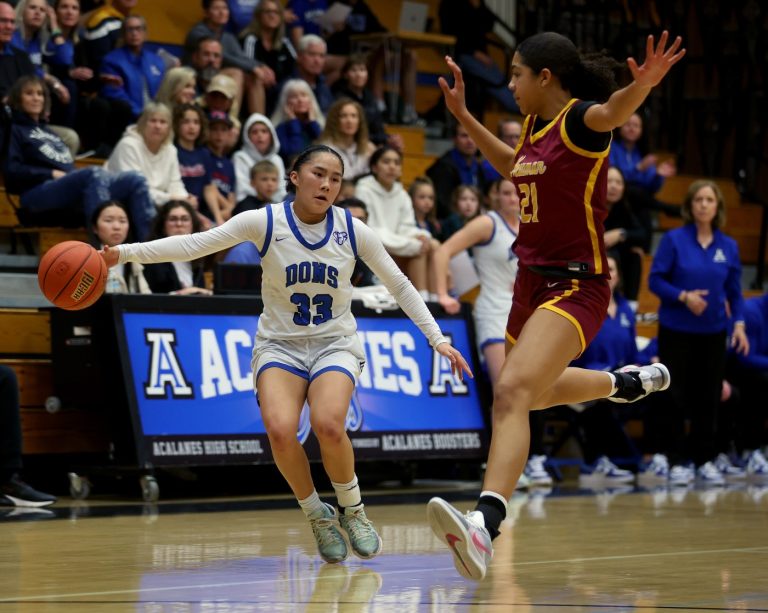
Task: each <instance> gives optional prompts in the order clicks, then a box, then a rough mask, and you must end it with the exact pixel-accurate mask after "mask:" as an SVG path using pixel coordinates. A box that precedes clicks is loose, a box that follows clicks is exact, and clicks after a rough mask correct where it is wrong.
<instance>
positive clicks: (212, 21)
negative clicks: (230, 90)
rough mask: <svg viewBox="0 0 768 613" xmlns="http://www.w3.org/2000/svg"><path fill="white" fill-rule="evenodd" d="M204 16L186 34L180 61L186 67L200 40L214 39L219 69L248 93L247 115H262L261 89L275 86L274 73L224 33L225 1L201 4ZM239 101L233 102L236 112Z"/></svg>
mask: <svg viewBox="0 0 768 613" xmlns="http://www.w3.org/2000/svg"><path fill="white" fill-rule="evenodd" d="M202 6H203V11H204V13H205V16H204V18H203V21H201V22H199V23H197V24H196V25H195V26H194V27H193V28H192V29H191V30H190V32H189V34H187V39H186V41H185V42H184V59H185V63H189V60H190V59H191V56H192V53H193V52H194V51H195V49H196V48H197V43H198V41H199V40H200V39H203V38H214V39H216V40H218V41H219V42H220V43H221V46H222V49H223V67H224V70H225V71H226V73H227V74H228V75H229V76H230V77H232V78H233V79H235V82H236V83H237V85H238V90H239V92H240V93H241V94H242V92H243V91H245V92H247V93H248V99H247V102H248V109H249V110H250V112H251V113H263V112H264V110H265V108H266V107H265V93H264V92H265V88H268V87H272V86H274V84H275V83H276V80H275V73H274V71H273V70H272V69H271V68H270V67H269V66H266V65H264V64H262V63H261V62H257V61H256V60H254V59H252V58H249V57H248V56H247V55H245V53H244V52H243V49H242V48H241V47H240V43H239V42H238V41H237V38H236V37H235V36H234V35H233V34H231V33H230V32H227V31H226V27H227V23H228V22H229V6H227V0H202ZM240 104H241V99H240V98H238V100H237V108H238V109H239V108H240Z"/></svg>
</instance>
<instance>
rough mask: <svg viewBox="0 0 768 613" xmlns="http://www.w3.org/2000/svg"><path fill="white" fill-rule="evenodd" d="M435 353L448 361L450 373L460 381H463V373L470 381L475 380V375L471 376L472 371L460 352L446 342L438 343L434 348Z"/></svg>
mask: <svg viewBox="0 0 768 613" xmlns="http://www.w3.org/2000/svg"><path fill="white" fill-rule="evenodd" d="M435 351H437V352H438V353H439V354H440V355H442V356H444V357H446V358H448V361H449V362H450V363H451V372H453V374H454V375H456V376H457V377H458V378H459V379H460V380H461V381H463V380H464V373H466V374H467V375H469V378H470V379H474V378H475V375H473V374H472V369H471V368H470V367H469V364H467V361H466V360H465V359H464V356H463V355H461V352H460V351H459V350H458V349H456V348H455V347H454V346H453V345H451V344H450V343H449V342H448V341H446V342H444V343H440V344H439V345H438V346H437V347H435Z"/></svg>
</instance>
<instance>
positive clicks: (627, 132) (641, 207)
mask: <svg viewBox="0 0 768 613" xmlns="http://www.w3.org/2000/svg"><path fill="white" fill-rule="evenodd" d="M642 137H643V119H642V117H641V116H640V114H639V113H633V114H632V116H631V117H630V118H629V119H628V120H627V121H626V123H624V125H622V126H621V127H619V128H618V129H617V130H616V131H615V134H614V138H613V140H612V141H611V150H610V153H609V155H608V160H609V162H610V164H611V166H614V167H616V168H618V169H619V170H620V171H621V174H622V175H624V180H625V181H626V183H627V198H628V200H629V202H630V204H631V205H632V208H633V210H634V212H635V215H636V216H637V218H638V219H639V220H640V222H641V223H642V224H643V226H644V227H645V230H646V233H647V235H648V240H647V241H646V243H645V244H644V245H643V249H644V250H645V251H646V252H648V251H650V246H651V242H650V236H651V233H652V231H653V220H652V216H651V211H662V212H664V213H665V214H667V215H677V214H678V212H677V206H672V205H669V204H665V203H663V202H659V201H657V200H656V197H655V194H656V192H658V191H659V190H660V189H661V186H662V185H663V184H664V179H666V178H668V177H673V176H674V175H675V174H676V173H677V168H676V167H675V164H674V163H673V162H671V161H669V160H665V161H663V162H661V163H657V162H658V159H657V157H656V156H655V155H653V154H647V155H643V152H642V145H641V141H642Z"/></svg>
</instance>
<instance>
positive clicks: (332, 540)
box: [308, 503, 349, 564]
mask: <svg viewBox="0 0 768 613" xmlns="http://www.w3.org/2000/svg"><path fill="white" fill-rule="evenodd" d="M323 506H324V507H325V514H323V515H322V516H317V517H315V516H312V515H310V516H309V518H308V519H309V525H310V526H312V533H313V534H314V535H315V540H316V541H317V551H318V552H319V553H320V557H321V558H323V560H325V561H326V562H328V563H329V564H338V563H339V562H343V561H344V560H346V559H347V556H348V555H349V552H348V551H347V543H346V542H345V541H344V537H343V536H341V532H339V530H338V528H336V525H335V524H336V519H337V518H338V513H337V512H336V509H334V508H333V507H332V506H331V505H329V504H326V503H323Z"/></svg>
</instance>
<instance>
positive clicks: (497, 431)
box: [427, 32, 685, 580]
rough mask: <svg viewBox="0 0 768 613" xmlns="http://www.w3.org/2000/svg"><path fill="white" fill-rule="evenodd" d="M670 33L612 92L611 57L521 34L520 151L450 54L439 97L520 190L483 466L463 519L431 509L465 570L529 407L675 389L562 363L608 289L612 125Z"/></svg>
mask: <svg viewBox="0 0 768 613" xmlns="http://www.w3.org/2000/svg"><path fill="white" fill-rule="evenodd" d="M667 40H668V33H667V32H664V33H663V34H662V35H661V37H660V39H659V42H658V45H655V44H654V40H653V37H652V36H649V37H648V42H647V49H646V59H645V62H644V63H643V64H642V65H638V63H637V62H636V61H635V60H634V59H633V58H629V59H628V60H627V64H628V66H629V70H630V72H631V73H632V77H633V79H634V80H633V81H632V82H631V83H630V84H629V85H627V86H626V87H624V88H622V89H617V88H616V84H615V81H614V78H613V73H614V70H613V69H614V67H615V66H616V65H617V63H616V62H615V61H614V60H612V59H611V58H608V57H607V56H603V55H596V54H593V55H591V56H582V55H581V54H580V53H579V51H578V50H577V49H576V47H575V46H574V44H573V43H572V42H571V41H570V40H569V39H567V38H566V37H564V36H561V35H560V34H556V33H554V32H543V33H541V34H536V35H535V36H532V37H530V38H528V39H526V40H524V41H523V42H522V43H521V44H520V45H519V47H518V48H517V51H516V53H515V55H514V57H513V59H512V80H511V82H510V84H509V87H510V89H511V90H512V93H513V94H514V96H515V99H516V100H517V103H518V104H519V106H520V109H521V111H522V112H523V113H524V114H525V115H526V118H525V122H524V125H523V132H522V136H521V138H520V140H519V142H518V144H517V147H516V148H515V149H512V148H511V147H509V146H508V145H507V144H505V143H504V142H503V141H501V140H499V139H498V138H496V137H495V136H494V135H493V134H492V133H491V132H489V131H488V130H487V129H486V128H485V127H483V125H482V124H480V122H478V121H477V119H475V118H474V117H473V116H472V115H471V114H470V113H469V111H468V110H467V107H466V104H465V100H464V81H463V79H462V74H461V70H460V69H459V67H458V66H457V65H456V64H455V63H454V61H453V60H452V59H451V58H450V57H448V58H446V61H447V63H448V67H449V68H450V69H451V71H452V72H453V77H454V85H453V87H449V86H448V83H447V82H446V81H445V79H443V78H440V87H441V89H442V90H443V94H444V96H445V101H446V105H447V106H448V109H449V110H450V111H451V113H453V115H454V116H455V117H456V119H458V121H459V122H460V123H461V124H462V125H463V126H464V128H465V129H466V130H467V132H468V133H469V135H470V136H471V137H472V139H473V140H474V141H475V142H476V143H477V144H478V146H479V148H480V150H481V151H482V152H483V154H484V155H485V157H486V158H487V159H488V160H489V161H490V162H491V164H492V165H493V167H494V168H496V170H498V171H499V173H501V175H502V176H505V177H511V178H512V181H513V182H514V183H515V185H516V187H517V190H518V193H519V195H520V222H521V223H520V233H519V236H518V238H517V241H516V242H515V247H514V248H515V253H516V255H517V256H518V258H519V272H518V275H517V280H516V282H515V290H514V298H513V303H512V309H511V311H510V313H509V320H508V323H507V350H508V352H507V357H506V359H505V361H504V366H503V367H502V370H501V373H500V375H499V379H498V382H497V384H496V387H495V389H494V399H493V433H492V437H491V447H490V451H489V455H488V464H487V470H486V473H485V479H484V482H483V490H482V492H481V494H480V498H479V500H478V503H477V506H476V507H475V510H474V511H472V512H469V513H467V514H466V515H462V514H461V513H460V512H459V511H458V510H456V509H455V508H454V507H453V506H451V505H450V504H448V503H447V502H446V501H445V500H443V499H441V498H433V499H432V500H430V502H429V505H428V508H427V515H428V519H429V522H430V525H431V527H432V530H433V531H434V533H435V535H436V536H437V537H438V538H439V539H440V540H442V541H443V542H444V543H446V544H447V545H448V546H449V548H450V550H451V552H452V553H453V556H454V564H455V566H456V569H457V570H458V571H459V573H460V574H461V575H462V576H464V577H466V578H469V579H476V580H480V579H482V578H484V577H485V573H486V570H487V566H488V564H489V562H490V560H491V557H492V555H493V547H492V540H493V539H494V538H495V537H496V536H498V534H499V526H500V524H501V522H502V521H503V520H504V518H505V516H506V505H507V500H509V498H510V497H511V496H512V493H513V492H514V488H515V484H516V483H517V480H518V478H519V476H520V473H521V472H522V470H523V467H524V466H525V462H526V458H527V456H528V447H529V443H530V430H529V425H528V413H529V411H531V410H535V409H544V408H547V407H550V406H555V405H561V404H570V403H577V402H585V401H587V400H593V399H597V398H606V397H610V398H611V399H613V400H615V401H616V402H633V401H635V400H637V399H639V398H641V397H642V396H645V395H646V394H648V393H650V392H654V391H658V390H663V389H666V388H667V387H669V383H670V377H669V371H668V370H667V368H666V367H665V366H663V365H662V364H654V365H651V366H642V367H640V366H630V367H625V368H623V369H622V370H621V371H616V372H613V373H609V372H601V371H591V370H585V369H579V368H571V367H568V364H569V363H570V362H571V360H573V359H574V358H575V357H577V356H578V355H580V354H581V352H582V351H584V349H585V347H586V346H587V345H588V344H589V342H590V341H591V340H592V338H593V337H594V336H595V334H597V331H598V330H599V329H600V326H601V324H602V322H603V319H604V318H605V314H606V309H607V306H608V301H609V298H610V291H609V288H608V281H607V276H608V267H607V264H606V257H605V245H604V244H603V232H604V230H603V220H604V219H605V216H606V214H607V209H606V176H607V172H608V150H609V147H610V143H611V131H612V130H613V129H614V128H616V127H618V126H620V125H622V124H623V123H624V122H625V121H626V120H627V119H628V118H629V116H630V115H631V114H632V113H634V112H635V110H637V108H638V107H639V106H640V104H641V103H642V102H643V100H645V98H646V97H647V96H648V93H649V92H650V91H651V88H653V87H654V86H655V85H657V84H658V83H659V82H660V81H661V80H662V78H663V77H664V76H665V75H666V74H667V72H668V71H669V70H670V68H671V67H672V66H673V65H674V64H675V63H676V62H678V61H679V60H680V59H681V58H682V57H683V55H684V54H685V50H684V49H681V48H680V47H681V42H682V41H681V39H680V38H679V37H678V38H676V39H675V41H674V42H673V43H672V44H671V45H670V46H669V48H667Z"/></svg>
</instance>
